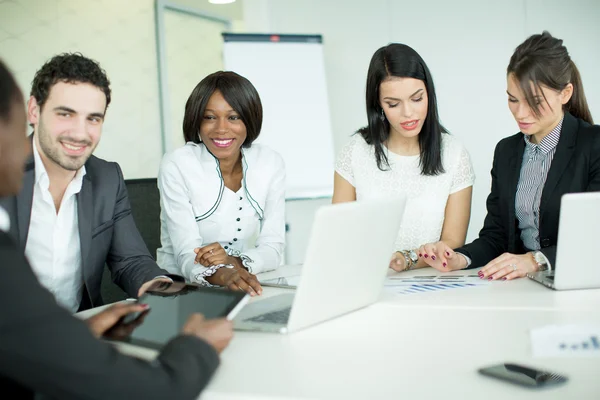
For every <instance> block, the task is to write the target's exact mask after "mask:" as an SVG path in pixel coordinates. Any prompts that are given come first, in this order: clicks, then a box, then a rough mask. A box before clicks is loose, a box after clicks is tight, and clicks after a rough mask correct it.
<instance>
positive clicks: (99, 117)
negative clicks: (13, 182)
mask: <svg viewBox="0 0 600 400" xmlns="http://www.w3.org/2000/svg"><path fill="white" fill-rule="evenodd" d="M110 100H111V90H110V82H109V80H108V78H107V76H106V73H105V72H104V71H103V70H102V69H101V68H100V66H99V65H98V63H97V62H95V61H93V60H90V59H88V58H86V57H84V56H82V55H81V54H78V53H74V54H60V55H57V56H55V57H53V58H52V59H50V60H49V61H48V62H46V63H45V64H44V65H43V66H42V67H41V68H40V69H39V70H38V71H37V72H36V74H35V78H34V80H33V83H32V88H31V96H30V98H29V101H28V107H27V114H28V115H27V117H28V119H29V122H30V125H31V126H32V127H33V134H32V138H31V139H32V147H33V155H32V157H31V158H30V159H29V161H28V162H27V163H26V166H25V177H24V180H23V189H22V190H21V191H20V192H19V193H18V194H17V195H16V196H14V197H12V198H9V199H5V200H4V201H3V202H0V205H3V206H4V208H5V209H6V210H7V211H8V214H9V216H10V222H11V231H10V233H11V234H12V235H13V236H14V239H15V240H16V241H17V243H18V244H19V245H20V246H21V247H22V249H23V250H24V252H25V255H26V256H27V258H28V259H29V261H30V263H31V266H32V268H33V272H34V273H35V275H36V276H37V278H38V280H39V281H40V283H41V284H42V285H43V286H45V287H46V288H47V289H48V290H49V291H50V292H52V293H53V294H54V296H55V298H56V300H57V301H58V303H59V304H60V305H62V306H63V307H65V308H66V309H68V310H70V311H71V312H76V311H81V310H85V309H88V308H90V307H96V306H99V305H102V297H101V295H100V283H101V281H102V273H103V271H104V265H105V264H107V265H108V267H109V269H110V271H111V275H112V279H113V281H114V282H115V283H116V284H117V285H118V286H119V287H121V288H122V289H123V290H124V291H125V292H126V293H127V294H128V295H129V296H131V297H137V296H138V295H140V294H141V293H143V292H144V291H145V290H146V289H147V288H148V287H149V285H150V284H151V282H150V281H152V280H154V279H156V278H158V279H169V278H172V279H175V280H183V278H180V277H176V276H173V275H168V273H167V271H165V270H162V269H160V268H159V267H158V265H157V264H156V262H155V261H154V259H153V258H152V256H151V255H150V253H149V252H148V249H147V247H146V245H145V243H144V241H143V239H142V237H141V235H140V233H139V231H138V230H137V228H136V226H135V222H134V220H133V216H132V214H131V208H130V205H129V199H128V196H127V190H126V188H125V182H124V180H123V174H122V172H121V169H120V168H119V165H118V164H117V163H112V162H106V161H104V160H101V159H99V158H97V157H95V156H93V155H92V153H93V151H94V149H95V148H96V146H97V145H98V142H99V141H100V137H101V134H102V126H103V123H104V119H105V115H106V110H107V108H108V105H109V104H110Z"/></svg>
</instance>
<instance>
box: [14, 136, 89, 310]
mask: <svg viewBox="0 0 600 400" xmlns="http://www.w3.org/2000/svg"><path fill="white" fill-rule="evenodd" d="M33 157H34V162H35V183H34V187H33V202H32V207H31V221H30V224H29V233H28V235H27V244H26V246H25V255H26V257H27V259H28V260H29V263H30V264H31V267H32V269H33V272H34V273H35V275H36V276H37V278H38V280H39V282H40V284H42V286H44V287H46V289H48V290H49V291H50V292H51V293H52V294H53V295H54V297H55V298H56V301H57V302H58V304H60V305H62V306H63V307H65V308H66V309H68V310H69V311H71V312H76V311H77V310H78V309H79V304H80V303H81V296H82V292H83V272H82V263H81V245H80V240H79V223H78V217H77V197H76V195H77V193H79V192H80V191H81V186H82V184H83V177H84V175H85V166H83V167H81V168H80V169H79V170H78V171H77V173H76V174H75V177H74V178H73V180H72V181H71V182H70V183H69V186H67V190H66V191H65V194H64V195H63V198H62V202H61V205H60V209H59V211H58V213H57V212H56V207H55V206H54V200H53V199H52V195H51V194H50V190H49V188H50V180H49V178H48V173H47V172H46V168H45V167H44V163H43V162H42V159H41V157H40V154H39V153H38V149H37V148H36V145H35V141H33Z"/></svg>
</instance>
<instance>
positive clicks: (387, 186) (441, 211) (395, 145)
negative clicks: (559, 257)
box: [333, 43, 475, 271]
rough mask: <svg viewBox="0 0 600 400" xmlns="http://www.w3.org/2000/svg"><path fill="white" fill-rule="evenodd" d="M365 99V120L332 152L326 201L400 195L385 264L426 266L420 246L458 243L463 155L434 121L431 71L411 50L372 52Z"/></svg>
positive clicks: (465, 172) (468, 183) (466, 196)
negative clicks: (401, 208)
mask: <svg viewBox="0 0 600 400" xmlns="http://www.w3.org/2000/svg"><path fill="white" fill-rule="evenodd" d="M366 100H367V101H366V102H367V117H368V126H366V127H364V128H362V129H360V130H359V131H358V132H357V133H356V134H355V135H354V136H353V137H352V139H351V140H350V142H349V143H348V144H347V145H346V146H345V147H344V148H343V149H342V151H341V153H340V155H339V157H338V160H337V163H336V168H335V171H336V172H335V178H334V194H333V202H334V203H339V202H346V201H355V200H361V199H372V198H381V197H387V198H390V197H406V199H407V205H406V210H405V213H404V217H403V219H402V223H401V225H400V231H399V232H398V236H397V239H396V245H395V250H396V252H395V253H394V254H393V255H392V258H391V260H390V268H393V269H394V270H396V271H404V270H408V269H412V268H420V267H426V266H427V264H426V263H425V262H424V260H423V259H422V257H421V258H419V257H418V253H417V249H418V248H419V247H420V246H421V245H422V244H425V243H429V242H432V241H438V240H444V241H446V242H447V243H448V242H449V243H452V245H453V246H455V247H459V246H462V245H463V244H464V242H465V239H466V235H467V227H468V225H469V218H470V213H471V194H472V186H473V182H474V180H475V175H474V172H473V167H472V165H471V159H470V157H469V153H468V152H467V150H466V148H465V147H464V146H463V145H462V144H461V143H460V141H458V140H457V139H456V137H454V136H452V135H450V134H448V133H446V130H445V129H444V127H443V126H442V125H441V124H440V122H439V117H438V111H437V101H436V96H435V90H434V86H433V80H432V78H431V74H430V72H429V69H428V68H427V65H426V64H425V62H424V61H423V59H422V58H421V57H420V56H419V54H418V53H417V52H416V51H415V50H413V49H412V48H410V47H408V46H406V45H403V44H394V43H393V44H390V45H388V46H385V47H382V48H380V49H379V50H377V51H376V52H375V54H374V55H373V58H372V59H371V63H370V65H369V71H368V76H367V88H366Z"/></svg>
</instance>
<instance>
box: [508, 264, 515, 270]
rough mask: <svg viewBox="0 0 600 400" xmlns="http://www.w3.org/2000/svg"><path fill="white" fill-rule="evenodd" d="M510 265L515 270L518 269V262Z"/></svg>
mask: <svg viewBox="0 0 600 400" xmlns="http://www.w3.org/2000/svg"><path fill="white" fill-rule="evenodd" d="M509 267H512V269H513V272H515V271H516V270H517V264H510V265H509Z"/></svg>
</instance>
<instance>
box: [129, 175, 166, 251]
mask: <svg viewBox="0 0 600 400" xmlns="http://www.w3.org/2000/svg"><path fill="white" fill-rule="evenodd" d="M125 186H127V192H128V193H129V202H130V203H131V213H132V214H133V220H134V221H135V224H136V226H137V228H138V230H139V231H140V234H141V235H142V238H143V239H144V242H145V243H146V246H147V247H148V250H149V251H150V254H152V257H154V259H156V249H158V248H159V247H160V192H159V191H158V185H157V183H156V178H148V179H129V180H126V181H125Z"/></svg>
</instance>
